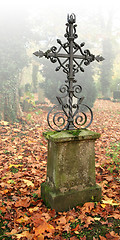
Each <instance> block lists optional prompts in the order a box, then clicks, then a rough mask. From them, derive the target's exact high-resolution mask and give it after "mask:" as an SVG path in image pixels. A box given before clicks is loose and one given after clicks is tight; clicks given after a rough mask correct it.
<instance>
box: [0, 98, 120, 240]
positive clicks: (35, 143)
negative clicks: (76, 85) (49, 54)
mask: <svg viewBox="0 0 120 240" xmlns="http://www.w3.org/2000/svg"><path fill="white" fill-rule="evenodd" d="M93 112H94V121H93V123H92V125H91V127H90V129H91V130H94V131H97V132H99V133H101V137H100V139H99V140H97V141H96V147H95V152H96V158H95V160H96V182H97V183H98V184H100V186H101V187H102V201H101V202H98V203H85V204H84V206H83V207H80V206H77V207H76V208H73V209H71V210H70V211H67V212H58V213H56V212H55V210H51V209H48V208H47V207H46V206H45V205H44V203H43V201H42V199H41V196H40V186H41V183H42V182H43V181H45V179H46V162H47V142H46V140H45V138H44V137H43V136H42V133H43V132H44V131H46V130H47V129H48V126H47V122H46V112H45V111H44V110H39V111H37V110H36V111H34V112H33V113H29V114H25V116H24V118H23V120H22V121H21V122H19V123H15V124H13V125H12V124H9V123H7V122H5V121H1V122H0V135H1V139H0V175H1V180H0V215H1V216H0V226H1V230H0V240H1V239H28V240H32V239H33V240H43V239H56V240H62V239H70V240H76V239H81V240H89V239H90V240H105V239H111V240H112V239H113V240H118V239H120V236H119V226H120V211H119V210H120V209H119V207H120V195H119V193H120V191H119V190H120V188H119V186H120V176H119V164H120V102H118V103H117V102H116V103H115V102H111V101H103V100H97V101H96V102H95V105H94V108H93Z"/></svg>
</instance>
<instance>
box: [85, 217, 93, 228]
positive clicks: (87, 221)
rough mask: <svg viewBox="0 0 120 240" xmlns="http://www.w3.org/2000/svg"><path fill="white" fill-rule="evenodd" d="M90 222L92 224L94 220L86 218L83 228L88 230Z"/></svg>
mask: <svg viewBox="0 0 120 240" xmlns="http://www.w3.org/2000/svg"><path fill="white" fill-rule="evenodd" d="M92 222H94V218H92V217H90V216H88V217H87V218H86V220H85V224H84V227H86V228H88V226H89V225H90V224H91V223H92Z"/></svg>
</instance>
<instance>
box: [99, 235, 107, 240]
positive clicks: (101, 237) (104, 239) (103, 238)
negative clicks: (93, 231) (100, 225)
mask: <svg viewBox="0 0 120 240" xmlns="http://www.w3.org/2000/svg"><path fill="white" fill-rule="evenodd" d="M99 238H100V240H107V239H106V238H105V237H103V236H100V235H99Z"/></svg>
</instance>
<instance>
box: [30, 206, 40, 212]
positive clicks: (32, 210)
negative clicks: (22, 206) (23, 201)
mask: <svg viewBox="0 0 120 240" xmlns="http://www.w3.org/2000/svg"><path fill="white" fill-rule="evenodd" d="M38 210H39V207H33V208H29V212H30V213H33V212H37V211H38Z"/></svg>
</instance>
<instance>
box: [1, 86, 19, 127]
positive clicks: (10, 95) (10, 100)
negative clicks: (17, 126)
mask: <svg viewBox="0 0 120 240" xmlns="http://www.w3.org/2000/svg"><path fill="white" fill-rule="evenodd" d="M1 103H2V104H1V106H0V119H1V120H4V121H8V122H15V121H16V120H17V119H20V118H21V117H22V116H23V113H22V109H21V106H20V101H19V95H18V89H16V91H13V90H11V91H9V92H7V93H2V94H1Z"/></svg>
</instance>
